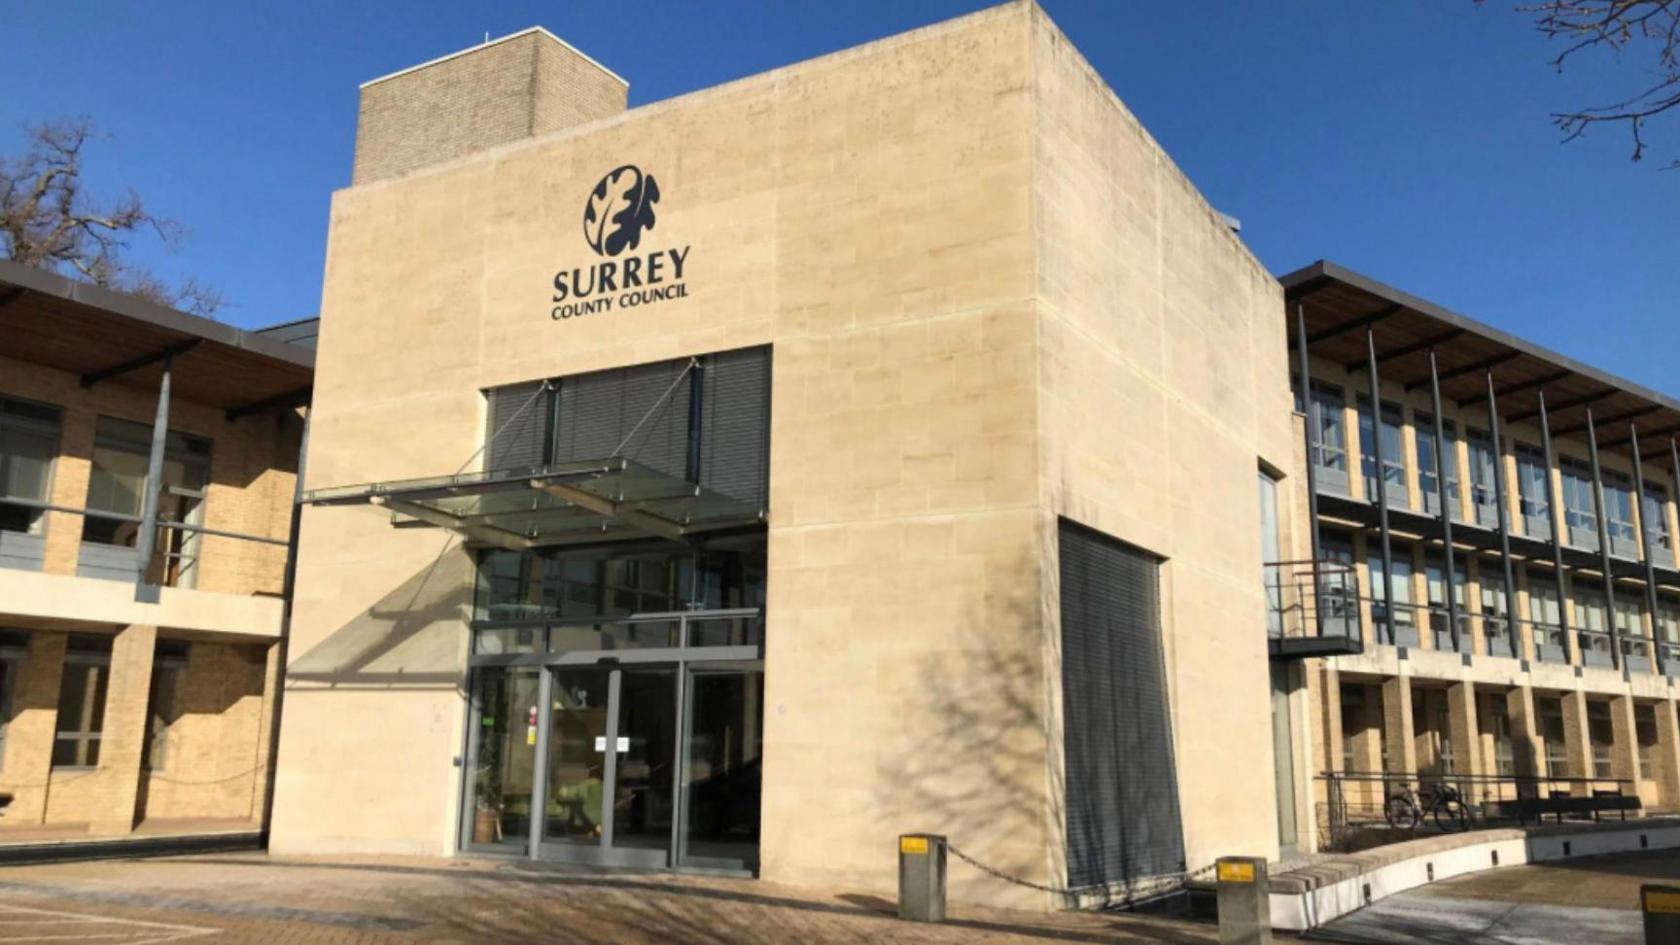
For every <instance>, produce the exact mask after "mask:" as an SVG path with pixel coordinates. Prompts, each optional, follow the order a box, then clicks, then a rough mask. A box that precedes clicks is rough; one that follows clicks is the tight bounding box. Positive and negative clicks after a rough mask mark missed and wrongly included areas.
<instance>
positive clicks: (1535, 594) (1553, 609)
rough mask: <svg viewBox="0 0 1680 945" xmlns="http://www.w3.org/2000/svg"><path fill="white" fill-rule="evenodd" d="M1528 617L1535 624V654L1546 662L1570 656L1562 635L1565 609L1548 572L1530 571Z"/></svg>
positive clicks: (1558, 660) (1555, 583)
mask: <svg viewBox="0 0 1680 945" xmlns="http://www.w3.org/2000/svg"><path fill="white" fill-rule="evenodd" d="M1528 619H1529V620H1530V621H1531V622H1532V623H1533V625H1534V654H1535V656H1536V657H1537V658H1538V659H1539V660H1540V661H1541V662H1545V663H1562V662H1564V661H1566V660H1567V659H1568V658H1569V647H1568V645H1567V641H1566V640H1565V638H1564V635H1563V612H1562V604H1561V600H1560V598H1559V597H1558V589H1557V581H1556V580H1555V579H1554V578H1553V577H1552V576H1551V575H1549V574H1542V573H1541V572H1538V571H1530V572H1528Z"/></svg>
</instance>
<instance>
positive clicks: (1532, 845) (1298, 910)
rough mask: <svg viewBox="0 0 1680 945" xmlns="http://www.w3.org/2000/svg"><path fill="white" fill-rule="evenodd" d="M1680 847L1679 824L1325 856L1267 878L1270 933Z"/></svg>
mask: <svg viewBox="0 0 1680 945" xmlns="http://www.w3.org/2000/svg"><path fill="white" fill-rule="evenodd" d="M1676 847H1680V819H1676V818H1666V817H1665V818H1643V819H1639V820H1629V821H1618V822H1615V823H1605V824H1580V825H1575V824H1566V825H1560V826H1550V827H1533V828H1527V829H1523V828H1503V829H1498V830H1475V831H1470V832H1468V833H1458V834H1444V835H1442V836H1437V837H1426V838H1423V839H1419V840H1408V841H1406V842H1405V843H1395V844H1390V845H1388V846H1386V847H1377V848H1374V849H1371V850H1366V851H1364V852H1361V853H1355V854H1349V855H1347V856H1341V857H1332V858H1327V859H1324V860H1322V861H1319V862H1316V863H1313V864H1310V865H1306V866H1301V867H1296V868H1294V869H1289V870H1284V871H1282V872H1279V873H1277V874H1276V875H1274V876H1272V877H1271V907H1272V926H1273V928H1277V929H1282V930H1288V931H1297V932H1298V931H1304V930H1306V929H1311V928H1316V927H1318V926H1321V925H1323V924H1325V923H1327V922H1330V921H1332V920H1334V919H1338V918H1340V917H1342V916H1344V915H1347V914H1348V913H1350V912H1354V911H1356V910H1358V909H1363V908H1364V907H1366V906H1368V905H1370V904H1371V903H1373V902H1377V901H1379V900H1382V899H1385V898H1387V897H1389V896H1392V895H1394V894H1395V893H1400V892H1405V891H1406V890H1408V889H1414V888H1416V887H1418V886H1423V885H1427V884H1429V883H1433V882H1436V881H1439V880H1443V879H1451V878H1452V877H1454V876H1462V875H1464V874H1466V873H1475V872H1479V871H1481V870H1486V869H1493V868H1494V867H1499V866H1522V865H1524V864H1528V863H1543V862H1546V861H1548V860H1560V859H1566V858H1568V859H1573V858H1575V857H1581V856H1595V855H1598V854H1604V853H1628V852H1635V851H1638V850H1644V849H1651V850H1661V849H1672V848H1676Z"/></svg>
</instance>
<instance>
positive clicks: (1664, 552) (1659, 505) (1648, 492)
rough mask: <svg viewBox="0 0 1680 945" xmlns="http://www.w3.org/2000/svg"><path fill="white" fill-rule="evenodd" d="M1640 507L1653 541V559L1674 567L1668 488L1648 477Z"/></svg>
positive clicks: (1640, 515)
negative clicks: (1669, 528)
mask: <svg viewBox="0 0 1680 945" xmlns="http://www.w3.org/2000/svg"><path fill="white" fill-rule="evenodd" d="M1639 509H1640V511H1639V520H1640V522H1641V523H1642V524H1643V525H1644V526H1645V535H1646V537H1648V538H1649V539H1650V541H1651V560H1652V561H1654V562H1656V563H1657V564H1661V565H1667V566H1669V567H1673V566H1674V541H1673V539H1672V538H1671V537H1670V536H1669V534H1668V490H1667V489H1664V488H1663V487H1662V486H1661V485H1659V484H1657V483H1655V482H1652V481H1650V480H1649V479H1647V480H1646V481H1645V495H1644V497H1643V499H1642V501H1641V504H1640V507H1639Z"/></svg>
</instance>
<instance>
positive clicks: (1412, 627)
mask: <svg viewBox="0 0 1680 945" xmlns="http://www.w3.org/2000/svg"><path fill="white" fill-rule="evenodd" d="M1372 544H1376V543H1375V542H1372ZM1393 551H1394V554H1393V557H1394V625H1393V627H1392V628H1391V630H1392V632H1391V634H1390V635H1389V638H1388V639H1386V640H1383V641H1382V642H1384V643H1393V644H1396V645H1398V646H1417V642H1418V631H1417V614H1416V612H1415V611H1414V610H1413V609H1412V558H1411V549H1410V548H1409V547H1408V546H1406V545H1405V544H1404V543H1400V547H1398V548H1395V549H1394V550H1393ZM1366 565H1367V567H1368V568H1369V570H1370V574H1371V625H1372V626H1373V627H1384V626H1387V625H1388V622H1389V621H1388V615H1387V613H1386V608H1387V606H1388V600H1387V591H1386V587H1387V582H1386V581H1385V580H1384V576H1383V561H1382V552H1381V550H1380V549H1379V550H1377V551H1372V552H1369V553H1368V554H1367V555H1366Z"/></svg>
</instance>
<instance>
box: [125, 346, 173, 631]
mask: <svg viewBox="0 0 1680 945" xmlns="http://www.w3.org/2000/svg"><path fill="white" fill-rule="evenodd" d="M174 366H175V359H174V357H173V356H170V357H165V358H164V359H163V379H162V380H161V381H159V382H158V402H157V416H156V417H154V418H153V420H152V451H151V454H150V455H149V456H148V457H147V460H146V491H145V492H144V493H143V494H142V497H141V504H140V534H139V535H138V536H137V538H136V541H135V557H136V558H137V559H138V564H137V567H136V570H135V577H134V599H135V600H136V601H138V602H140V603H144V604H155V603H157V602H158V598H159V596H160V592H159V590H158V586H157V585H156V584H152V583H151V582H150V581H147V580H146V572H148V571H150V570H151V564H152V552H154V551H156V550H157V514H158V499H159V497H160V496H162V495H163V453H164V448H165V447H166V446H167V445H168V443H169V379H170V375H172V374H173V373H174ZM159 579H160V580H161V579H162V576H161V575H160V576H159Z"/></svg>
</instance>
